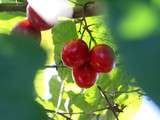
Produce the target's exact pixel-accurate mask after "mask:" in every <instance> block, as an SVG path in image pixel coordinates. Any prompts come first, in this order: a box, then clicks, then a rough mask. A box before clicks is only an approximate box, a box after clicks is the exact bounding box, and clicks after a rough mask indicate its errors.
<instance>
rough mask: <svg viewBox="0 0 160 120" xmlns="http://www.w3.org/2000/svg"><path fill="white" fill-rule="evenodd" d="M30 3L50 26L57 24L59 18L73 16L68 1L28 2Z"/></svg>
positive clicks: (33, 0)
mask: <svg viewBox="0 0 160 120" xmlns="http://www.w3.org/2000/svg"><path fill="white" fill-rule="evenodd" d="M28 3H29V5H30V6H31V7H32V8H33V9H34V10H35V11H36V12H37V13H38V14H39V15H40V16H41V17H42V18H43V19H44V21H45V22H47V23H48V24H55V23H56V22H57V21H58V17H71V16H72V14H73V8H71V7H70V6H69V4H68V0H28Z"/></svg>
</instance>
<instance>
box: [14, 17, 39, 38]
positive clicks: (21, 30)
mask: <svg viewBox="0 0 160 120" xmlns="http://www.w3.org/2000/svg"><path fill="white" fill-rule="evenodd" d="M11 33H12V34H17V35H23V36H30V37H33V38H35V39H37V40H39V41H40V40H41V32H40V31H38V30H36V29H35V28H34V27H33V26H32V24H31V23H30V22H29V21H28V20H27V19H26V20H23V21H20V22H19V23H18V24H16V26H15V27H14V28H13V29H12V31H11Z"/></svg>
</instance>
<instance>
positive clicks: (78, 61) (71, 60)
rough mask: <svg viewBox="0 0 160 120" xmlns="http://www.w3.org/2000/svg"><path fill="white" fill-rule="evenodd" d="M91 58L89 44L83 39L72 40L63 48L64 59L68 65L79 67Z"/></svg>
mask: <svg viewBox="0 0 160 120" xmlns="http://www.w3.org/2000/svg"><path fill="white" fill-rule="evenodd" d="M88 59H89V49H88V46H87V44H86V43H85V42H84V41H83V40H81V39H78V40H72V41H70V42H68V43H67V44H65V45H64V48H63V50H62V61H63V63H64V64H65V65H67V66H68V67H75V66H76V67H77V66H80V65H82V64H84V63H85V62H86V61H87V60H88Z"/></svg>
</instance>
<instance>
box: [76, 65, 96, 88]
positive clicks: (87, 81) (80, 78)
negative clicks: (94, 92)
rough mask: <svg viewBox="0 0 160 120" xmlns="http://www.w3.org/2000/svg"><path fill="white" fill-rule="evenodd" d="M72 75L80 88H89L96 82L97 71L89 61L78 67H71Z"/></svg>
mask: <svg viewBox="0 0 160 120" xmlns="http://www.w3.org/2000/svg"><path fill="white" fill-rule="evenodd" d="M73 77H74V80H75V82H76V84H77V85H78V86H79V87H80V88H90V87H92V86H93V85H94V84H95V82H96V79H97V72H96V71H95V70H94V69H93V68H92V67H91V65H90V64H89V63H85V64H84V65H82V66H80V67H74V68H73Z"/></svg>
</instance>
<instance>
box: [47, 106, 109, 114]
mask: <svg viewBox="0 0 160 120" xmlns="http://www.w3.org/2000/svg"><path fill="white" fill-rule="evenodd" d="M107 109H110V108H109V107H104V108H100V109H97V110H95V111H93V112H90V113H86V112H76V113H74V112H73V113H67V112H57V114H63V115H65V114H67V115H68V114H72V115H73V114H86V115H95V113H96V112H100V111H104V110H107ZM45 110H46V111H48V112H53V113H55V112H56V111H55V110H47V109H45Z"/></svg>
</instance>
